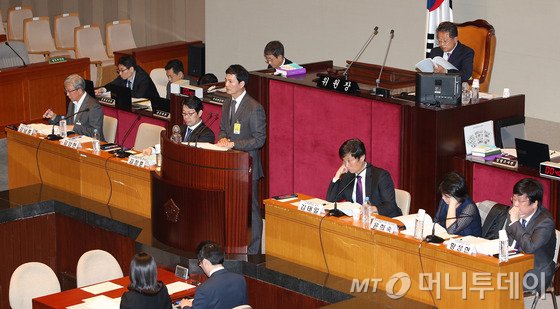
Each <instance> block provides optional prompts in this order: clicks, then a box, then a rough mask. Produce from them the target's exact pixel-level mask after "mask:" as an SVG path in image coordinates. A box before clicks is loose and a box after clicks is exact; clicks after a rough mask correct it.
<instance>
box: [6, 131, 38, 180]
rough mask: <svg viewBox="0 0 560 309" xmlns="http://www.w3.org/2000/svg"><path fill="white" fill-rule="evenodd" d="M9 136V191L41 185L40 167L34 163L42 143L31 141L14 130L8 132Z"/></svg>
mask: <svg viewBox="0 0 560 309" xmlns="http://www.w3.org/2000/svg"><path fill="white" fill-rule="evenodd" d="M7 136H8V139H7V141H8V175H9V177H8V189H14V188H19V187H23V186H27V185H30V184H35V183H41V179H40V176H39V169H38V166H37V164H33V162H34V161H35V157H36V154H37V148H38V147H39V144H40V143H41V142H42V141H40V140H36V139H30V138H28V137H27V136H26V135H24V134H23V133H19V132H16V131H13V130H7ZM30 160H33V162H30Z"/></svg>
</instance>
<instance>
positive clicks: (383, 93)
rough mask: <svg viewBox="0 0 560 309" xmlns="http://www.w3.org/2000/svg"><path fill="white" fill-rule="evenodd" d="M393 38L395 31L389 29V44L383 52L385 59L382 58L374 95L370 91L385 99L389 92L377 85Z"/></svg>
mask: <svg viewBox="0 0 560 309" xmlns="http://www.w3.org/2000/svg"><path fill="white" fill-rule="evenodd" d="M394 37H395V30H393V29H391V32H390V33H389V44H388V45H387V50H386V51H385V58H383V65H382V66H381V69H380V70H379V76H378V77H377V79H376V80H375V93H373V91H372V94H375V95H381V96H383V97H386V98H387V97H389V94H390V91H389V89H382V88H379V83H380V82H381V73H383V68H385V63H386V62H387V56H389V50H390V49H391V42H392V41H393V38H394Z"/></svg>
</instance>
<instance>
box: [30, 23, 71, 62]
mask: <svg viewBox="0 0 560 309" xmlns="http://www.w3.org/2000/svg"><path fill="white" fill-rule="evenodd" d="M23 42H25V45H27V51H28V52H29V60H30V61H31V63H36V62H44V61H46V60H48V58H49V57H59V56H63V57H66V58H74V57H75V54H74V51H70V50H57V49H56V46H55V45H54V39H53V37H52V34H51V23H50V20H49V17H47V16H43V17H32V18H26V19H25V20H24V21H23Z"/></svg>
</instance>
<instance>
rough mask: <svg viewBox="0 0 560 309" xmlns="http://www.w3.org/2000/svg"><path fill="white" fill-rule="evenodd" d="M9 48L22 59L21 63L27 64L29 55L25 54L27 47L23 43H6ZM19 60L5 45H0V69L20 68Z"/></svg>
mask: <svg viewBox="0 0 560 309" xmlns="http://www.w3.org/2000/svg"><path fill="white" fill-rule="evenodd" d="M8 43H9V44H10V46H11V47H12V48H13V49H14V50H15V51H16V52H17V53H18V55H20V57H21V58H23V61H24V62H25V63H26V64H28V63H29V54H28V53H27V46H25V43H23V42H19V41H10V42H8ZM22 65H23V63H22V62H21V59H19V57H18V56H17V55H16V54H15V53H14V51H13V50H11V49H10V47H8V46H6V44H4V43H2V44H0V69H3V68H9V67H17V66H22Z"/></svg>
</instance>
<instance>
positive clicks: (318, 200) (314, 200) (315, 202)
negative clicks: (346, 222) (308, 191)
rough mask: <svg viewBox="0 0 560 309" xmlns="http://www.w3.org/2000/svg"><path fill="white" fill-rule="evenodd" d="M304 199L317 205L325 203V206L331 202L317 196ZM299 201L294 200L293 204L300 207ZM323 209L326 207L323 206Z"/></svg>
mask: <svg viewBox="0 0 560 309" xmlns="http://www.w3.org/2000/svg"><path fill="white" fill-rule="evenodd" d="M302 201H306V202H309V203H313V204H317V205H323V206H324V207H325V208H326V207H327V204H328V203H329V202H327V201H325V200H322V199H320V198H316V197H315V198H311V199H308V200H302ZM299 202H300V201H299V200H298V201H296V202H293V203H292V205H294V206H296V207H299ZM323 209H324V208H323Z"/></svg>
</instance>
